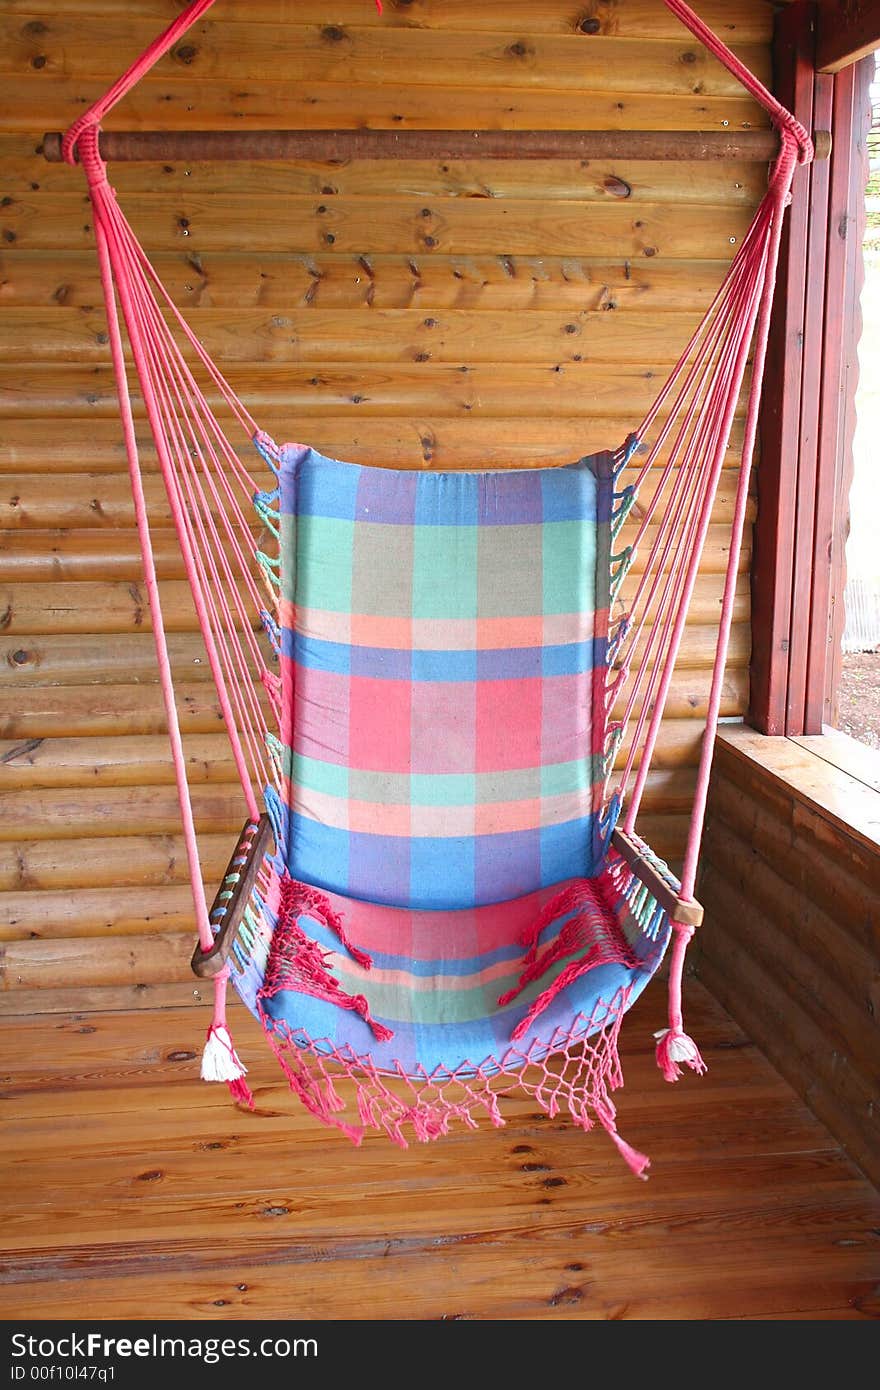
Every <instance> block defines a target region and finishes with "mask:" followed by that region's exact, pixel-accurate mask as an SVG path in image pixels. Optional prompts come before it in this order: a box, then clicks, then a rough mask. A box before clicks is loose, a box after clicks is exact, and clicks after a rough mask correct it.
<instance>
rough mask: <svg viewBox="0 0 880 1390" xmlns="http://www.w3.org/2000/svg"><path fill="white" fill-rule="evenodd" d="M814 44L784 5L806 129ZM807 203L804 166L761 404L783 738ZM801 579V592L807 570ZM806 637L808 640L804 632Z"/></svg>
mask: <svg viewBox="0 0 880 1390" xmlns="http://www.w3.org/2000/svg"><path fill="white" fill-rule="evenodd" d="M814 41H815V32H814V7H813V5H811V4H806V3H802V2H801V3H797V4H794V5H788V6H786V7H785V9H784V10H782V11H781V12H780V13H779V15H778V16H777V20H776V28H775V33H774V41H773V54H774V88H775V91H776V93H777V95H778V96H779V98H780V100H781V101H783V102H784V103H785V105H786V106H788V108H789V110H791V111H792V112H793V113H794V115H795V116H797V118H798V120H800V121H801V122H802V123H803V124H804V125H805V126H806V127H807V129H808V130H809V129H810V128H811V125H812V110H813V86H814V78H815V69H814ZM809 198H810V171H809V169H808V168H801V169H798V170H797V172H796V174H795V178H794V183H793V185H792V203H791V207H790V208H789V211H788V216H787V225H786V227H785V230H784V233H783V242H782V249H781V252H780V261H779V272H778V278H777V285H776V296H775V299H774V306H773V325H772V328H771V331H770V341H769V343H768V347H767V364H766V368H765V373H764V395H763V400H762V406H761V422H760V440H761V456H760V461H759V464H758V470H757V487H758V518H757V523H756V526H755V538H754V552H753V557H754V558H753V561H752V664H751V695H750V706H749V717H750V720H751V722H752V723H753V724H754V725H755V727H756V728H758V729H760V731H761V732H762V733H765V734H783V733H785V732H786V716H787V702H788V670H789V652H790V649H791V645H792V641H793V640H794V628H795V627H796V626H801V627H802V625H803V624H804V622H805V619H806V615H807V613H808V612H809V588H807V590H806V593H805V594H804V593H799V595H798V596H797V597H798V599H799V606H798V608H797V609H796V610H793V606H792V605H793V599H794V598H795V595H794V594H793V589H792V577H793V574H794V569H795V529H796V511H797V468H798V451H799V445H800V426H801V381H802V374H803V366H804V338H805V318H804V315H805V306H806V279H807V251H808V246H809V231H808V229H809ZM800 578H801V585H802V587H803V575H802V574H801V577H800ZM802 636H803V637H804V638H805V636H806V634H805V632H802ZM790 732H793V730H790ZM798 732H800V733H803V730H802V729H801V730H798Z"/></svg>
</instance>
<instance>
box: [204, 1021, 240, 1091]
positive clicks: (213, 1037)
mask: <svg viewBox="0 0 880 1390" xmlns="http://www.w3.org/2000/svg"><path fill="white" fill-rule="evenodd" d="M243 1076H247V1067H246V1066H245V1065H244V1063H243V1062H242V1060H241V1058H240V1057H239V1055H238V1053H237V1052H236V1050H235V1048H234V1047H233V1046H232V1038H231V1037H230V1036H229V1031H228V1029H226V1028H224V1027H222V1026H221V1027H219V1028H218V1027H215V1026H214V1025H213V1024H212V1025H211V1027H210V1028H209V1029H208V1039H207V1042H206V1043H205V1050H204V1052H203V1053H202V1080H203V1081H227V1082H229V1081H239V1080H240V1079H241V1077H243Z"/></svg>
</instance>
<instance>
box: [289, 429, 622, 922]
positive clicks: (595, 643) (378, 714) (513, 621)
mask: <svg viewBox="0 0 880 1390" xmlns="http://www.w3.org/2000/svg"><path fill="white" fill-rule="evenodd" d="M612 488H613V480H612V470H611V455H609V454H598V455H596V456H594V457H592V458H585V459H582V460H580V461H579V462H578V463H576V464H574V465H572V466H570V467H567V468H554V469H539V470H528V471H516V472H512V471H511V472H495V473H479V474H477V473H415V472H398V471H392V470H386V469H379V468H368V467H359V466H356V465H352V464H347V463H340V462H337V461H334V460H330V459H326V458H323V457H322V456H321V455H319V454H317V453H315V451H314V450H306V449H299V448H297V447H296V446H286V447H285V448H284V449H283V450H281V451H280V505H281V528H282V530H281V542H282V585H283V587H282V607H281V629H282V650H281V674H282V681H283V707H284V715H283V725H282V742H283V744H284V759H285V767H284V771H285V795H284V800H285V805H286V811H287V815H288V820H287V830H286V846H285V857H286V862H287V866H288V868H289V870H290V872H291V874H292V875H293V876H294V877H295V878H298V879H303V880H305V881H307V882H309V883H312V884H316V885H318V886H320V887H323V888H326V889H329V890H331V891H332V892H336V893H343V894H347V895H349V896H351V897H354V898H362V899H366V900H369V901H373V902H382V903H388V904H390V905H393V906H395V907H412V908H449V909H453V908H470V907H474V906H482V905H484V904H488V903H495V902H500V901H504V900H506V899H510V898H514V897H518V896H522V895H524V894H527V893H531V892H534V891H536V890H537V889H539V888H543V887H546V886H547V885H549V884H553V883H556V882H559V881H560V880H562V879H566V878H569V877H572V876H575V875H585V876H589V875H590V874H592V873H593V872H594V871H595V869H596V868H597V866H598V865H599V864H600V863H601V859H602V844H601V837H600V835H599V829H598V815H599V811H600V804H601V797H602V791H603V778H602V761H603V750H604V737H605V721H604V711H603V706H602V701H603V699H604V690H605V660H606V650H607V632H608V603H609V597H608V595H609V568H610V567H609V548H610V515H611V505H612Z"/></svg>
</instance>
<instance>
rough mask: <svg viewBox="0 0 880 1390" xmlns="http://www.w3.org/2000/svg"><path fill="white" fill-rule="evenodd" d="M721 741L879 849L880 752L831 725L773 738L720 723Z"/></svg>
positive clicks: (748, 728)
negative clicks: (822, 729)
mask: <svg viewBox="0 0 880 1390" xmlns="http://www.w3.org/2000/svg"><path fill="white" fill-rule="evenodd" d="M718 742H719V743H720V744H722V745H723V746H724V747H725V748H728V749H730V750H732V751H733V752H734V753H736V754H737V755H738V756H739V757H741V758H743V759H744V760H745V761H747V762H749V763H752V764H753V765H756V766H758V767H760V768H761V769H762V770H763V771H764V772H765V773H766V774H767V775H769V776H770V777H771V778H772V779H773V780H774V781H775V782H777V783H778V784H779V785H781V786H783V787H785V788H786V789H787V790H788V791H789V792H790V793H791V794H792V795H793V796H794V797H795V798H796V799H798V800H799V801H802V802H804V803H805V804H807V805H809V806H812V807H813V808H814V809H815V810H816V811H818V812H819V814H820V815H822V816H824V817H825V818H826V819H828V820H829V821H831V822H833V823H834V824H835V825H837V826H839V828H840V829H841V830H843V831H845V832H847V833H848V834H850V835H852V836H854V837H855V838H856V839H857V840H860V841H861V843H862V844H863V845H865V846H866V847H867V848H868V849H872V850H876V851H878V852H880V752H877V751H876V750H875V749H873V748H868V747H866V746H865V744H862V743H858V742H857V741H856V739H854V738H850V736H849V734H844V733H841V732H840V731H839V730H838V729H830V728H826V729H825V730H824V732H823V733H821V734H805V735H802V736H799V737H793V738H786V737H780V738H774V737H771V736H769V735H767V734H760V733H758V732H757V730H756V729H752V728H750V727H749V726H748V725H746V724H740V723H735V724H726V723H725V724H721V725H720V726H719V729H718Z"/></svg>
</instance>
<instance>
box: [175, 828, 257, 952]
mask: <svg viewBox="0 0 880 1390" xmlns="http://www.w3.org/2000/svg"><path fill="white" fill-rule="evenodd" d="M271 838H272V825H271V822H270V820H269V817H268V816H267V815H262V816H260V819H259V820H258V821H257V823H256V829H255V828H254V822H253V821H252V820H248V821H246V822H245V825H244V829H243V830H242V832H241V834H240V835H239V837H238V843H237V844H236V846H235V849H234V850H233V851H232V858H231V859H230V861H229V864H228V865H227V868H226V872H225V873H224V875H223V878H222V880H221V883H220V887H219V889H218V891H217V896H216V898H215V899H214V901H213V903H212V905H211V911H210V912H209V914H208V919H209V921H213V918H214V914H215V913H216V912H218V911H219V910H220V909H222V910H223V920H222V922H221V924H220V930H219V932H218V933H217V935H216V937H215V938H214V945H213V946H212V947H211V949H210V951H203V950H202V947H201V944H198V945H197V946H196V949H195V950H194V952H193V956H192V960H191V962H190V964H191V965H192V969H193V973H194V974H195V975H198V976H199V978H200V979H208V978H211V977H213V976H214V975H218V974H219V973H220V971H221V970H222V969H223V967H224V965H225V964H226V962H227V960H228V959H229V953H230V951H231V950H232V947H233V943H234V942H235V937H236V933H237V932H238V929H239V927H240V926H241V919H242V917H243V916H244V910H245V908H246V907H247V904H248V899H249V898H250V895H251V890H252V888H253V886H254V884H255V883H256V879H257V874H258V873H259V871H260V865H261V864H262V862H263V857H264V855H265V853H266V850H267V849H268V846H269V841H270V840H271ZM243 855H244V856H245V860H244V863H243V864H238V863H236V861H237V860H240V859H241V858H242V856H243ZM234 870H237V872H238V875H239V877H238V882H237V883H236V885H235V887H234V888H233V890H232V896H231V897H230V898H229V899H227V900H225V901H224V898H223V894H224V893H225V892H227V888H226V879H227V877H228V876H229V874H231V873H232V872H233V871H234Z"/></svg>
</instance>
